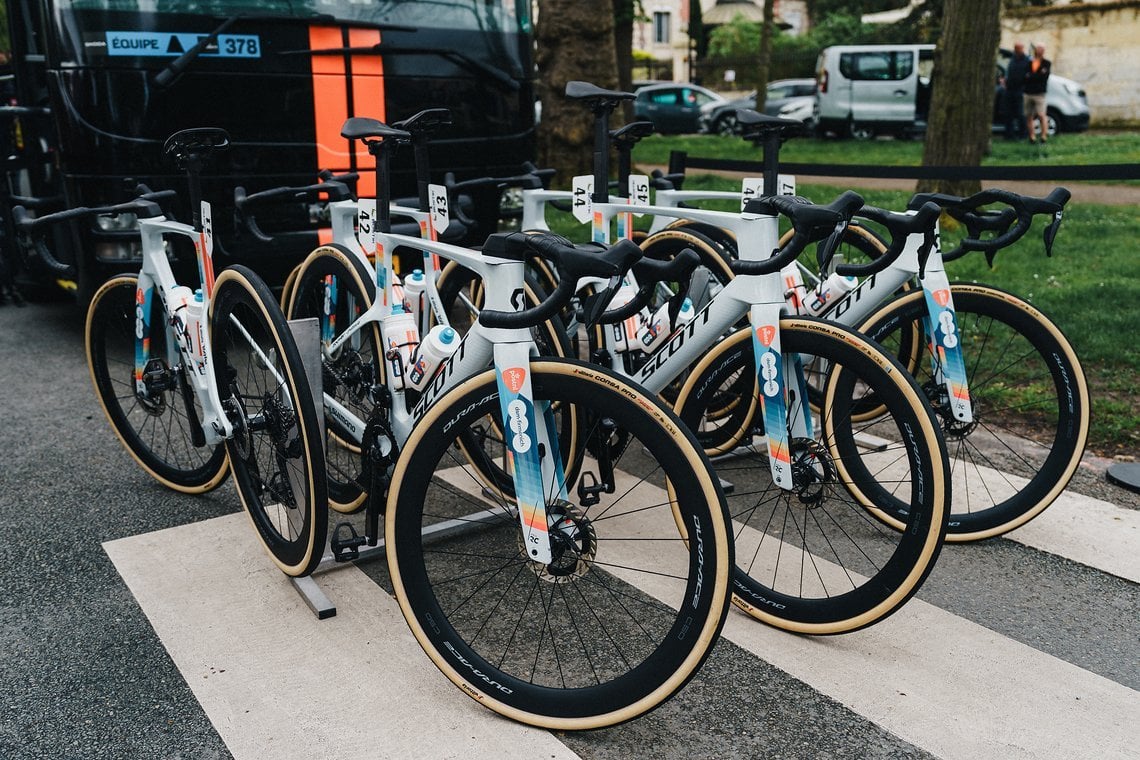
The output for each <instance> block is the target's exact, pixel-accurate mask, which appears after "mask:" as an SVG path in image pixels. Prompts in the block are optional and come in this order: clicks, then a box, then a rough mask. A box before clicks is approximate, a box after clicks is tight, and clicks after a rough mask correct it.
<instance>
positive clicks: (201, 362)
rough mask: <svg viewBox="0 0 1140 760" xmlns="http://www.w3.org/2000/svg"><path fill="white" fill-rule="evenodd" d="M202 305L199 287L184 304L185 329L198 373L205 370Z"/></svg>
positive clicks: (202, 372) (204, 331) (204, 336)
mask: <svg viewBox="0 0 1140 760" xmlns="http://www.w3.org/2000/svg"><path fill="white" fill-rule="evenodd" d="M204 305H205V303H204V301H203V299H202V289H201V288H199V289H198V290H195V291H194V295H193V296H191V298H190V301H189V303H187V304H186V330H187V332H189V333H190V350H191V351H192V352H193V354H194V363H195V364H196V365H197V368H198V372H199V374H204V373H205V371H206V335H205V333H206V325H205V323H204V322H203V320H202V316H203V308H202V307H203V306H204Z"/></svg>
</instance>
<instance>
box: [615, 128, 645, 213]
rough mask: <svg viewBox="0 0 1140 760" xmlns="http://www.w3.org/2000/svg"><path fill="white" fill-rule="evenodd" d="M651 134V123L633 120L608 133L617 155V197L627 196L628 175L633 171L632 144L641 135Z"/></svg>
mask: <svg viewBox="0 0 1140 760" xmlns="http://www.w3.org/2000/svg"><path fill="white" fill-rule="evenodd" d="M651 134H653V123H652V122H648V121H634V122H630V123H629V124H626V125H625V126H624V127H622V128H621V129H617V130H614V131H613V132H612V133H611V134H610V141H611V142H613V145H614V150H615V151H617V156H618V175H617V194H618V196H619V197H622V198H627V197H629V175H630V173H631V172H632V171H633V158H632V155H631V154H632V153H633V146H634V145H637V143H638V141H640V140H641V139H642V138H643V137H648V136H649V135H651Z"/></svg>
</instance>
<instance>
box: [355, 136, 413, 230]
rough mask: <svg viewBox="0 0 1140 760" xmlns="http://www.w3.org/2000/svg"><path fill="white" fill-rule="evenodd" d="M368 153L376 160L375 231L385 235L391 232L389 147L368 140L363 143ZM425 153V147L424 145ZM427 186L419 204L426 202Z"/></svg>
mask: <svg viewBox="0 0 1140 760" xmlns="http://www.w3.org/2000/svg"><path fill="white" fill-rule="evenodd" d="M365 144H366V145H367V146H368V152H369V153H371V154H372V155H373V157H375V159H376V229H377V230H379V231H380V232H383V233H385V234H387V233H389V232H391V231H392V209H391V208H390V206H391V202H392V188H391V186H390V183H389V179H388V177H389V175H388V170H389V166H390V164H391V158H390V154H391V147H390V145H389V143H388V141H387V140H385V139H382V138H381V139H379V140H368V141H366V143H365ZM425 152H426V145H425ZM426 192H427V186H426V185H425V186H424V193H425V195H424V196H421V199H420V202H421V203H422V202H424V201H425V200H426Z"/></svg>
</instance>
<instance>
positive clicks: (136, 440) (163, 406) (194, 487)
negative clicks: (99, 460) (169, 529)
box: [85, 276, 229, 493]
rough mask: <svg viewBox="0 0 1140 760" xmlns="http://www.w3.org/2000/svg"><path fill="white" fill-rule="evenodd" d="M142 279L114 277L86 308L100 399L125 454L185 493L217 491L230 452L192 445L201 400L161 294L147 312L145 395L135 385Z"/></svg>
mask: <svg viewBox="0 0 1140 760" xmlns="http://www.w3.org/2000/svg"><path fill="white" fill-rule="evenodd" d="M137 289H138V278H137V277H134V276H123V277H116V278H114V279H112V280H108V281H107V282H105V283H104V284H103V286H102V287H101V288H99V290H98V291H97V292H96V293H95V297H94V298H92V299H91V305H90V307H89V308H88V310H87V328H86V331H85V336H86V343H87V367H88V369H89V370H90V373H91V382H92V384H93V385H94V386H95V396H96V397H97V398H98V399H99V404H100V405H101V406H102V407H103V412H104V413H105V414H106V415H107V421H108V422H110V423H111V428H112V429H113V430H114V431H115V435H117V436H118V438H119V441H120V442H122V444H123V446H124V447H125V448H126V450H127V452H128V453H129V454H130V455H131V456H132V457H133V458H134V460H135V461H136V462H138V464H139V466H140V467H142V468H143V469H144V470H145V471H146V472H147V473H148V474H150V476H151V477H153V478H154V479H155V480H157V481H158V482H159V483H162V484H163V485H164V486H166V487H167V488H171V489H173V490H175V491H181V492H182V493H204V492H206V491H209V490H212V489H214V488H216V487H217V486H218V485H219V484H220V483H221V482H222V481H223V480H225V478H226V475H227V474H228V473H229V469H228V468H227V467H226V450H225V447H224V446H222V445H221V444H219V445H217V446H195V445H194V442H193V439H192V435H191V432H190V431H191V429H192V426H193V425H195V424H198V423H196V422H195V421H194V420H193V419H191V415H195V417H196V418H197V419H198V420H201V419H202V410H201V405H200V404H199V403H198V401H197V398H196V397H195V396H194V394H193V392H192V391H191V390H190V389H189V388H188V387H187V383H188V380H187V378H186V374H185V369H184V367H183V363H182V357H181V356H180V355H179V353H178V348H177V346H176V345H175V344H174V341H173V337H172V336H171V335H170V332H169V330H170V320H169V319H168V318H167V315H166V310H165V309H164V308H163V306H162V299H161V298H157V297H155V298H153V299H152V302H151V312H150V314H149V315H148V316H149V322H148V324H149V325H150V335H149V336H148V337H149V341H150V357H151V358H150V361H149V362H148V364H147V367H146V371H145V372H144V374H143V383H144V384H145V386H146V391H145V392H144V393H141V394H140V393H139V392H138V390H137V389H136V387H135V342H136V339H135V329H136V327H135V314H136V309H137V308H138V306H137V304H136V303H135V294H136V291H137Z"/></svg>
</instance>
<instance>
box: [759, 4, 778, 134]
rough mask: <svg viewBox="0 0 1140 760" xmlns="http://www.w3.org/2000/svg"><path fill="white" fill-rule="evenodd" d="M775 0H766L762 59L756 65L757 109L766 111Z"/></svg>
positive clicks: (762, 29)
mask: <svg viewBox="0 0 1140 760" xmlns="http://www.w3.org/2000/svg"><path fill="white" fill-rule="evenodd" d="M775 4H776V3H775V0H764V21H763V23H762V24H761V25H760V61H759V63H758V64H757V66H756V82H757V84H756V110H757V111H759V112H760V113H763V112H764V104H765V103H766V102H767V100H768V78H769V77H768V72H769V71H770V70H771V68H772V29H774V28H775V25H776V8H775Z"/></svg>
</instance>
